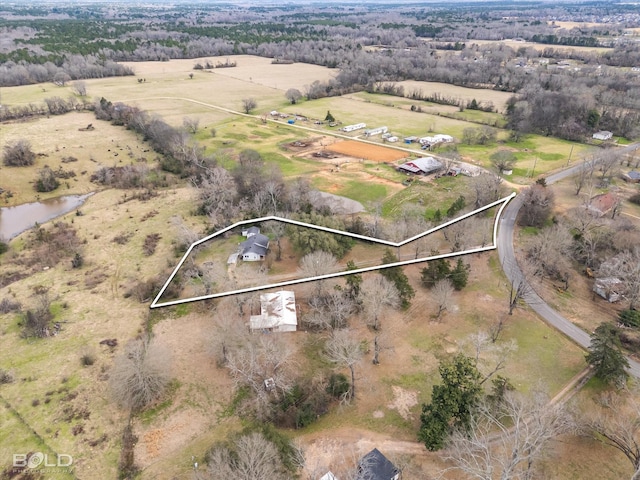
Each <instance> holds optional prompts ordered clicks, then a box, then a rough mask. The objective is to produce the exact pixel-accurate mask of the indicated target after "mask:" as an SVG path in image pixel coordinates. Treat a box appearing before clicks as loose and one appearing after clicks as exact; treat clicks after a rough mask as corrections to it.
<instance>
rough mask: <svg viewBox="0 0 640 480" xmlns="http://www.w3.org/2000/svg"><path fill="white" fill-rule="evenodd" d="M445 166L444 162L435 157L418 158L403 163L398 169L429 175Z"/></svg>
mask: <svg viewBox="0 0 640 480" xmlns="http://www.w3.org/2000/svg"><path fill="white" fill-rule="evenodd" d="M442 167H443V165H442V163H441V162H439V161H438V160H436V159H435V158H433V157H422V158H416V159H415V160H410V161H408V162H406V163H403V164H402V165H400V166H399V167H398V170H402V171H405V172H409V173H415V174H418V175H427V174H429V173H433V172H437V171H438V170H441V169H442Z"/></svg>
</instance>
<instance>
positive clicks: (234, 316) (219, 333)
mask: <svg viewBox="0 0 640 480" xmlns="http://www.w3.org/2000/svg"><path fill="white" fill-rule="evenodd" d="M212 313H213V324H214V326H215V329H214V332H213V333H212V335H211V353H212V354H213V355H214V357H215V358H216V362H217V364H218V365H220V366H223V365H226V364H227V362H228V360H229V352H231V351H233V350H235V349H236V348H238V347H239V346H241V345H243V344H245V343H246V342H247V337H248V335H249V332H248V331H247V329H246V328H243V327H242V325H243V320H242V318H241V317H240V316H239V315H238V311H237V309H236V307H235V305H234V304H233V302H232V301H231V300H229V299H223V300H222V301H220V302H219V303H218V305H216V307H215V310H213V312H212Z"/></svg>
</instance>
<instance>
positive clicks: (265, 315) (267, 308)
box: [249, 290, 298, 332]
mask: <svg viewBox="0 0 640 480" xmlns="http://www.w3.org/2000/svg"><path fill="white" fill-rule="evenodd" d="M297 327H298V315H297V313H296V296H295V294H294V293H293V292H292V291H290V290H281V291H279V292H274V293H263V294H262V295H260V315H251V318H250V319H249V328H250V329H251V330H252V331H269V332H295V331H296V329H297Z"/></svg>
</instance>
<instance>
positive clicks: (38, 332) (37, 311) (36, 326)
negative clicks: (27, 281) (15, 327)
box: [22, 294, 53, 338]
mask: <svg viewBox="0 0 640 480" xmlns="http://www.w3.org/2000/svg"><path fill="white" fill-rule="evenodd" d="M51 320H53V315H52V313H51V303H50V302H49V299H48V298H47V296H46V294H44V295H40V296H39V298H38V305H37V306H36V307H35V308H34V309H31V310H27V312H26V313H25V315H24V319H23V321H22V336H23V337H25V338H28V337H36V338H44V337H48V336H50V335H51V328H50V323H51Z"/></svg>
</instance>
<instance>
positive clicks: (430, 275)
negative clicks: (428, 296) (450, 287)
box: [421, 258, 451, 288]
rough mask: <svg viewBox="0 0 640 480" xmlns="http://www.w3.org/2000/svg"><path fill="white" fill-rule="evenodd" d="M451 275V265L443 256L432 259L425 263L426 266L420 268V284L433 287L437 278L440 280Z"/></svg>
mask: <svg viewBox="0 0 640 480" xmlns="http://www.w3.org/2000/svg"><path fill="white" fill-rule="evenodd" d="M449 275H451V266H450V265H449V262H448V261H447V260H445V259H444V258H440V259H438V260H433V261H430V262H428V263H427V267H426V268H423V269H422V277H421V278H422V285H424V286H425V287H427V288H433V287H434V285H435V284H436V283H438V280H442V279H444V278H447V277H448V276H449Z"/></svg>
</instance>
